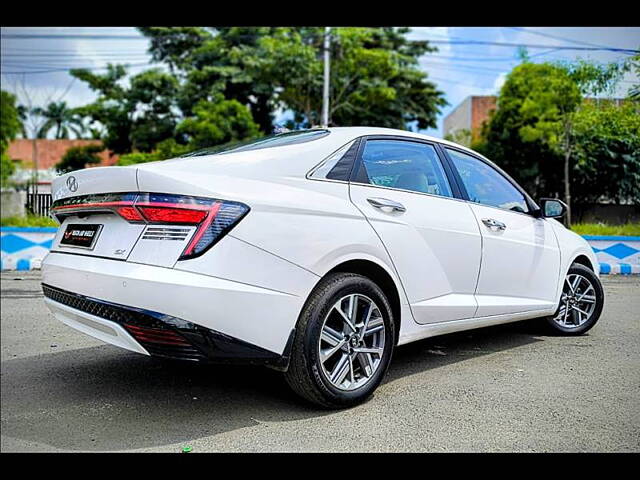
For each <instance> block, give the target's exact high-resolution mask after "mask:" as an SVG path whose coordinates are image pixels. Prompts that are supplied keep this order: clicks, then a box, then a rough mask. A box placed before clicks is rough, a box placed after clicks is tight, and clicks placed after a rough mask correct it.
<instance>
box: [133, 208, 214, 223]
mask: <svg viewBox="0 0 640 480" xmlns="http://www.w3.org/2000/svg"><path fill="white" fill-rule="evenodd" d="M138 209H139V210H140V212H141V213H142V215H144V218H146V219H147V220H148V221H149V222H154V223H183V224H184V223H187V224H194V225H197V224H199V223H200V222H202V221H203V220H204V219H205V217H206V216H207V210H196V209H191V208H174V207H145V206H142V205H140V206H138Z"/></svg>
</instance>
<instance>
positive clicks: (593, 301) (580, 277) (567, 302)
mask: <svg viewBox="0 0 640 480" xmlns="http://www.w3.org/2000/svg"><path fill="white" fill-rule="evenodd" d="M603 307H604V290H603V288H602V284H601V283H600V279H599V278H598V277H597V276H596V274H595V273H593V271H592V270H591V269H589V268H587V267H585V266H584V265H580V264H577V263H574V264H573V265H571V268H569V271H568V272H567V276H566V277H565V279H564V282H563V285H562V295H561V297H560V304H559V305H558V309H557V310H556V312H555V313H554V314H553V315H552V316H551V317H547V319H546V321H547V325H548V327H549V329H550V330H551V332H553V333H555V334H558V335H582V334H583V333H585V332H587V331H588V330H590V329H591V328H593V326H594V325H595V324H596V322H597V321H598V319H599V318H600V314H601V313H602V308H603Z"/></svg>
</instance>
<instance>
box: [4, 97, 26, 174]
mask: <svg viewBox="0 0 640 480" xmlns="http://www.w3.org/2000/svg"><path fill="white" fill-rule="evenodd" d="M0 102H1V103H0V162H1V163H0V184H1V185H3V186H4V185H6V182H7V179H8V178H9V177H10V176H11V174H12V173H13V172H14V169H15V167H14V165H13V162H12V161H11V159H10V158H9V156H8V155H7V149H8V148H9V143H11V140H13V139H14V138H16V136H17V135H18V134H19V133H21V132H22V130H23V127H22V122H21V121H20V114H19V110H18V108H17V107H16V97H15V95H12V94H11V93H9V92H6V91H4V90H2V91H0Z"/></svg>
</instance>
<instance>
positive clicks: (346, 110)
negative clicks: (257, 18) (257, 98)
mask: <svg viewBox="0 0 640 480" xmlns="http://www.w3.org/2000/svg"><path fill="white" fill-rule="evenodd" d="M408 32H409V29H407V28H334V29H333V30H332V33H331V35H332V57H331V69H330V74H331V81H330V87H331V88H330V112H329V117H330V119H331V123H332V124H333V125H342V126H348V125H375V126H381V127H390V128H400V129H406V128H407V124H409V123H412V122H415V123H416V126H417V127H418V128H420V129H424V128H429V127H435V125H436V116H437V114H438V112H439V110H440V107H442V106H444V105H446V104H447V103H446V101H445V100H444V97H443V94H442V92H440V91H438V90H437V89H436V87H435V85H434V84H433V83H432V82H430V81H428V77H427V75H426V74H425V73H424V72H423V71H422V69H420V67H419V64H418V58H419V57H420V56H422V55H423V54H425V53H428V52H431V51H433V50H434V49H433V48H431V47H429V45H428V43H427V42H420V41H411V40H408V39H407V38H406V34H407V33H408ZM323 36H324V31H323V29H321V28H299V29H292V28H280V29H277V31H276V32H274V33H273V34H272V35H270V36H268V37H263V38H262V39H261V40H260V41H259V42H258V45H257V47H256V48H255V49H253V51H255V52H256V53H255V54H254V55H251V54H245V51H247V50H249V51H251V49H247V48H245V49H243V52H242V55H241V58H243V59H245V62H246V67H245V68H246V70H248V71H249V72H252V75H253V76H256V77H257V78H260V77H262V78H263V81H270V82H272V83H275V84H276V85H278V86H279V88H278V89H277V91H276V92H277V93H276V94H275V100H276V102H277V103H278V104H281V105H283V106H284V107H285V108H288V109H291V110H293V112H294V119H295V123H296V124H298V125H299V126H305V127H308V126H312V125H317V124H319V123H320V116H321V109H322V85H323V62H322V56H321V51H322V50H321V45H322V41H323Z"/></svg>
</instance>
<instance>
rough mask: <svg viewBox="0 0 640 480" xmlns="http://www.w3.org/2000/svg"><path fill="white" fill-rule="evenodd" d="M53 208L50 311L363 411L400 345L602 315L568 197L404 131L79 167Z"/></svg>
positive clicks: (561, 326)
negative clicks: (244, 366) (526, 186)
mask: <svg viewBox="0 0 640 480" xmlns="http://www.w3.org/2000/svg"><path fill="white" fill-rule="evenodd" d="M53 200H54V203H53V206H52V211H53V214H54V215H55V216H56V217H57V218H58V220H59V221H60V222H61V227H60V229H59V231H58V234H57V236H56V238H55V240H54V242H53V248H52V249H51V252H50V254H49V255H48V256H47V257H46V259H45V260H44V262H43V290H44V294H45V297H46V298H45V301H46V303H47V305H48V306H49V308H50V309H51V311H52V312H53V313H54V314H55V315H56V317H58V318H59V319H60V320H62V321H63V322H65V323H66V324H68V325H70V326H72V327H74V328H76V329H78V330H80V331H82V332H84V333H86V334H89V335H92V336H94V337H96V338H99V339H101V340H103V341H105V342H108V343H111V344H113V345H117V346H120V347H123V348H126V349H129V350H133V351H135V352H139V353H142V354H146V355H152V356H156V357H164V358H171V359H182V360H189V361H197V362H200V361H202V362H207V361H210V362H229V363H237V362H243V363H245V362H249V363H256V364H263V365H267V366H271V367H273V368H276V369H279V370H282V371H283V372H285V373H284V374H285V377H286V379H287V381H288V383H289V384H290V385H291V387H292V388H293V389H294V390H295V391H296V392H297V393H298V394H300V395H301V396H303V397H304V398H306V399H308V400H310V401H312V402H315V403H316V404H319V405H322V406H325V407H331V408H338V407H347V406H350V405H354V404H357V403H359V402H361V401H363V400H364V399H366V398H367V397H368V396H369V395H370V394H371V393H372V392H373V391H374V390H375V389H376V387H377V386H378V385H379V384H380V382H381V381H382V378H383V376H384V374H385V372H386V370H387V367H388V366H389V362H390V360H391V356H392V353H393V350H394V348H395V346H396V345H401V344H405V343H409V342H412V341H415V340H418V339H421V338H426V337H431V336H434V335H440V334H444V333H449V332H456V331H460V330H467V329H472V328H478V327H484V326H488V325H496V324H500V323H507V322H514V321H518V320H524V319H530V318H537V317H540V318H541V319H542V321H543V322H545V323H546V325H548V327H549V328H551V329H552V330H554V331H555V332H558V333H561V334H567V335H577V334H581V333H584V332H586V331H587V330H589V329H590V328H591V327H593V325H594V324H595V323H596V322H597V321H598V318H599V316H600V313H601V311H602V307H603V301H604V296H603V290H602V286H601V284H600V281H599V279H598V275H597V273H596V265H597V261H596V258H595V255H594V253H593V251H592V250H591V248H590V247H589V245H588V244H587V243H586V242H585V241H584V240H583V239H582V238H581V237H579V236H578V235H576V234H574V233H572V232H570V231H569V230H567V229H566V228H564V227H563V226H562V225H561V224H560V223H559V222H557V221H556V220H554V218H555V217H560V216H562V215H563V214H564V213H565V209H566V207H565V205H564V204H563V203H562V202H560V201H559V200H554V199H541V200H540V202H539V204H536V203H535V202H534V201H533V200H532V199H531V198H530V197H529V195H527V193H526V192H524V191H523V190H522V188H521V187H519V186H518V185H517V184H516V182H514V181H513V180H512V179H511V178H510V177H509V176H508V175H507V174H506V173H505V172H503V171H502V170H501V169H500V168H498V167H497V166H496V165H494V164H493V163H491V162H490V161H489V160H487V159H486V158H484V157H482V156H481V155H478V154H477V153H475V152H473V151H472V150H469V149H467V148H464V147H461V146H459V145H456V144H454V143H451V142H446V141H443V140H438V139H434V138H431V137H427V136H424V135H420V134H417V133H411V132H406V131H400V130H389V129H381V128H364V127H352V128H329V129H312V130H303V131H296V132H291V133H283V134H280V135H275V136H272V137H267V138H264V139H262V140H258V141H255V142H252V143H249V144H245V145H242V146H238V147H236V148H232V149H229V150H224V151H218V152H216V151H212V150H204V151H199V152H195V153H193V154H190V155H187V156H185V157H182V158H177V159H173V160H167V161H162V162H153V163H146V164H141V165H135V166H130V167H106V168H91V169H86V170H82V171H77V172H73V173H72V174H68V175H64V176H61V177H59V178H56V179H55V181H54V183H53ZM212 381H215V379H212Z"/></svg>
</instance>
